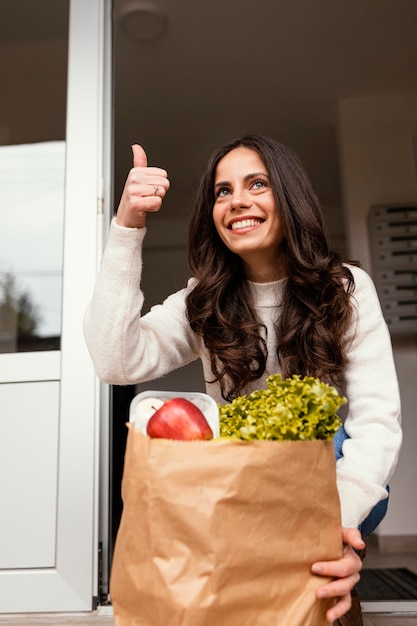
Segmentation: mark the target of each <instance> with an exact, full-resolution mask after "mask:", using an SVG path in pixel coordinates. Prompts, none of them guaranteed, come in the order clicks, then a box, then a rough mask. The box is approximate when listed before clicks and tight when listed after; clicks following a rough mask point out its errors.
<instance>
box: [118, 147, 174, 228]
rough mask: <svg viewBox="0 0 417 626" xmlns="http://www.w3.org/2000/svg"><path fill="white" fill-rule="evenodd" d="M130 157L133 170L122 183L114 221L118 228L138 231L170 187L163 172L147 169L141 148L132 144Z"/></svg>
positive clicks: (143, 151)
mask: <svg viewBox="0 0 417 626" xmlns="http://www.w3.org/2000/svg"><path fill="white" fill-rule="evenodd" d="M132 153H133V168H132V169H131V170H130V172H129V174H128V177H127V179H126V183H125V187H124V190H123V194H122V197H121V200H120V204H119V207H118V209H117V216H116V221H117V223H118V224H119V225H120V226H126V227H129V228H142V227H143V226H145V221H146V213H148V212H154V211H159V209H160V208H161V205H162V199H163V198H164V197H165V194H166V192H167V191H168V189H169V186H170V183H169V180H168V174H167V172H166V171H165V170H164V169H162V168H159V167H148V166H147V156H146V152H145V150H144V149H143V148H142V146H140V145H139V144H134V145H133V146H132Z"/></svg>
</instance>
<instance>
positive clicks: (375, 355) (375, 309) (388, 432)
mask: <svg viewBox="0 0 417 626" xmlns="http://www.w3.org/2000/svg"><path fill="white" fill-rule="evenodd" d="M145 232H146V230H145V229H130V228H124V227H121V226H118V225H117V224H116V222H115V221H114V220H113V222H112V225H111V230H110V235H109V239H108V242H107V245H106V249H105V252H104V255H103V260H102V265H101V270H100V273H99V276H98V279H97V284H96V287H95V291H94V295H93V298H92V301H91V303H90V305H89V307H88V309H87V311H86V315H85V323H84V332H85V338H86V342H87V346H88V349H89V351H90V354H91V357H92V359H93V362H94V365H95V368H96V371H97V374H98V376H99V378H100V379H101V380H103V381H104V382H107V383H110V384H114V385H127V384H137V383H140V382H144V381H147V380H154V379H156V378H160V377H161V376H164V375H165V374H167V373H168V372H170V371H172V370H174V369H176V368H178V367H181V366H183V365H185V364H187V363H190V362H191V361H193V360H195V359H198V358H200V359H201V361H202V364H203V370H204V375H205V379H206V380H211V379H212V373H211V369H210V361H209V358H208V354H207V351H206V349H205V347H204V345H203V342H202V341H201V339H200V338H199V337H198V336H196V335H195V333H194V332H193V331H192V330H191V328H190V326H189V324H188V321H187V318H186V313H185V297H186V294H187V291H188V290H189V289H191V288H192V285H193V279H192V280H191V281H190V282H189V284H188V286H187V288H186V289H183V290H181V291H178V292H177V293H175V294H173V295H171V296H170V297H168V298H167V299H166V300H165V302H164V303H163V304H161V305H158V306H155V307H153V308H152V309H151V311H149V313H147V314H146V315H144V316H143V317H141V309H142V304H143V295H142V292H141V290H140V280H141V272H142V261H141V258H142V242H143V238H144V236H145ZM350 269H351V271H352V273H353V276H354V279H355V291H354V307H355V315H354V320H353V323H352V326H351V329H350V331H349V332H348V334H347V337H346V341H347V345H348V363H347V368H346V372H345V377H346V388H345V389H343V390H342V392H343V394H344V395H346V397H347V398H348V411H347V416H346V419H345V429H346V432H347V433H348V435H349V437H350V439H348V440H346V441H345V443H344V445H343V457H342V458H341V459H340V460H339V461H338V462H337V469H336V471H337V485H338V490H339V495H340V501H341V509H342V523H343V526H345V527H352V528H353V527H357V526H358V525H359V524H360V522H362V521H363V520H364V519H365V518H366V516H367V515H368V513H369V512H370V510H371V509H372V508H373V506H374V505H375V504H376V503H377V502H378V501H379V500H381V499H383V498H384V497H386V490H385V487H386V485H387V484H388V482H389V480H390V477H391V475H392V473H393V471H394V469H395V465H396V462H397V458H398V454H399V450H400V446H401V428H400V398H399V389H398V381H397V376H396V372H395V366H394V361H393V354H392V348H391V341H390V336H389V332H388V329H387V326H386V324H385V322H384V319H383V316H382V312H381V307H380V304H379V301H378V297H377V294H376V291H375V287H374V285H373V283H372V281H371V279H370V277H369V276H368V275H367V274H366V273H365V272H364V271H363V270H361V269H358V268H356V267H350ZM285 280H286V279H283V280H280V281H277V282H272V283H251V288H252V289H253V291H254V295H255V299H256V310H257V313H258V315H259V318H260V320H262V322H263V323H264V324H265V326H266V327H267V329H268V333H267V338H268V361H267V371H266V372H265V374H264V376H263V377H262V379H260V380H258V381H257V383H256V384H254V385H253V386H252V387H250V388H248V389H246V390H245V392H246V393H249V392H250V391H252V390H253V389H254V388H258V389H261V388H264V387H265V381H266V378H267V376H268V375H269V374H274V373H278V372H279V366H278V362H277V358H276V347H277V338H276V333H275V332H274V324H275V322H276V320H277V318H278V317H279V314H280V312H279V311H280V303H281V302H282V294H283V287H284V284H285ZM206 391H207V393H208V394H209V395H210V396H212V397H213V398H214V399H215V400H216V401H218V402H224V400H223V399H222V398H221V395H220V391H219V388H218V385H216V384H206ZM306 478H307V477H306Z"/></svg>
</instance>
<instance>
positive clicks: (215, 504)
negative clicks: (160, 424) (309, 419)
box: [110, 424, 342, 626]
mask: <svg viewBox="0 0 417 626" xmlns="http://www.w3.org/2000/svg"><path fill="white" fill-rule="evenodd" d="M128 428H129V433H128V441H127V449H126V456H125V468H124V475H123V486H122V495H123V500H124V509H123V514H122V519H121V524H120V528H119V532H118V536H117V540H116V546H115V552H114V558H113V565H112V574H111V585H110V593H111V600H112V604H113V609H114V617H115V623H116V625H117V626H128V625H129V626H322V625H323V626H324V625H325V624H327V622H326V620H325V612H326V610H327V609H328V608H329V606H330V604H331V603H332V601H330V604H329V601H328V600H327V601H324V600H323V601H322V600H320V601H317V600H316V599H315V590H316V589H317V587H319V586H322V585H323V584H325V582H326V579H324V578H322V577H318V576H314V575H312V574H311V572H310V567H311V564H312V563H313V562H314V561H317V560H331V559H337V558H340V557H341V555H342V535H341V521H340V507H339V498H338V493H337V489H336V480H335V459H334V452H333V443H332V442H331V441H311V442H310V441H309V442H307V441H303V442H301V441H294V442H289V441H253V442H247V441H232V440H225V439H223V440H222V439H218V440H212V441H170V440H164V439H150V438H148V437H146V436H144V435H143V434H142V433H141V432H140V431H139V430H136V429H135V428H134V425H133V424H128Z"/></svg>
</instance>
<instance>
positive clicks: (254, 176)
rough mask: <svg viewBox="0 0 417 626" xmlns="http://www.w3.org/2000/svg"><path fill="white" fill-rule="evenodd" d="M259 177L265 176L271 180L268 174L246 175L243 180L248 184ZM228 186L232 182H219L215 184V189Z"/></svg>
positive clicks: (254, 173)
mask: <svg viewBox="0 0 417 626" xmlns="http://www.w3.org/2000/svg"><path fill="white" fill-rule="evenodd" d="M257 176H265V178H268V179H269V176H268V174H267V173H266V172H253V173H251V174H246V175H245V176H244V177H243V180H244V181H245V182H247V181H248V180H251V179H252V178H256V177H257ZM228 185H230V182H229V181H228V180H222V181H219V182H218V183H214V188H216V187H227V186H228Z"/></svg>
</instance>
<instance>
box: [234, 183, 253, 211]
mask: <svg viewBox="0 0 417 626" xmlns="http://www.w3.org/2000/svg"><path fill="white" fill-rule="evenodd" d="M250 204H251V203H250V197H249V195H248V194H247V193H246V192H245V190H244V189H237V188H236V189H234V190H233V193H232V197H231V208H232V210H235V209H246V208H248V207H249V206H250Z"/></svg>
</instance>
